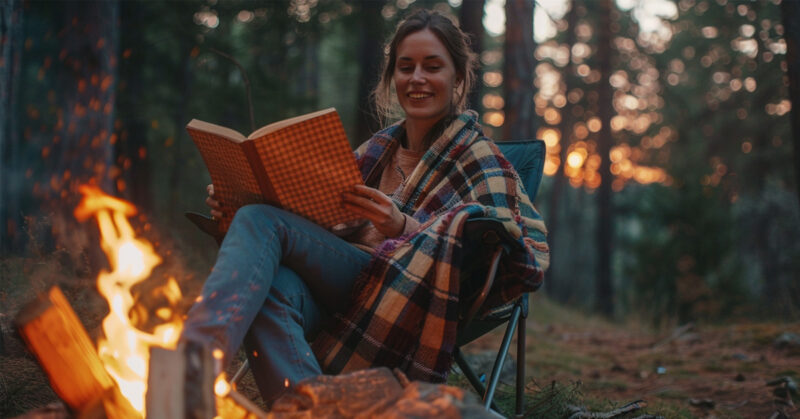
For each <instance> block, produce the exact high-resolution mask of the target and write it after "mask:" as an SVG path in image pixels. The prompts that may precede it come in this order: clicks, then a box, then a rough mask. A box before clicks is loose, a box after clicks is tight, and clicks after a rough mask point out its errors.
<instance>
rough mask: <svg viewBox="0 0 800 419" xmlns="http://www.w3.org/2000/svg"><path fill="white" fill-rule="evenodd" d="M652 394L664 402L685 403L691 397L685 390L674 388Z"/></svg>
mask: <svg viewBox="0 0 800 419" xmlns="http://www.w3.org/2000/svg"><path fill="white" fill-rule="evenodd" d="M652 394H653V395H654V396H656V397H658V398H659V399H662V400H681V401H685V400H687V399H689V395H688V394H686V393H685V392H684V391H683V390H678V389H674V388H664V389H661V390H658V391H656V392H653V393H652Z"/></svg>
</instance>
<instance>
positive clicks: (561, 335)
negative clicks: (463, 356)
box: [465, 296, 800, 418]
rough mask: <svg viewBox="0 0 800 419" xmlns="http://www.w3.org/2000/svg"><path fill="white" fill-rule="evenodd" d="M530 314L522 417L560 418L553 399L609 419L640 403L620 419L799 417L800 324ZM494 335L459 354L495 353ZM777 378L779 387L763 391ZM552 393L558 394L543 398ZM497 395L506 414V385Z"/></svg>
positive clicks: (537, 308) (550, 306) (540, 302)
mask: <svg viewBox="0 0 800 419" xmlns="http://www.w3.org/2000/svg"><path fill="white" fill-rule="evenodd" d="M531 309H532V310H531V315H529V317H528V320H527V332H528V333H527V339H526V340H527V342H526V344H527V353H526V367H527V374H526V375H527V379H528V380H529V383H528V386H527V393H526V397H527V400H526V403H525V405H526V410H525V411H526V412H527V415H526V416H528V417H546V416H549V417H566V416H563V415H562V414H563V412H562V411H560V410H561V408H562V407H563V406H560V405H559V402H560V403H562V404H563V403H564V402H567V403H572V404H576V405H578V406H584V407H586V408H587V409H589V410H591V411H593V412H609V411H611V410H614V409H615V408H619V407H621V406H623V405H625V404H627V403H630V402H634V401H638V400H643V401H644V402H645V403H646V405H647V407H646V408H645V409H643V410H639V411H636V412H633V413H630V414H628V415H624V416H620V417H625V418H628V417H630V418H632V417H636V416H638V415H642V414H645V413H648V414H652V415H656V416H663V417H666V418H674V417H678V418H683V417H686V418H770V417H777V418H781V417H800V408H798V407H797V406H796V405H794V402H793V400H794V401H798V402H800V397H798V393H797V383H798V379H800V324H798V323H776V322H763V323H753V322H747V323H743V322H739V323H730V324H723V325H721V324H716V325H709V324H702V325H696V324H687V325H681V326H678V327H674V328H670V329H669V330H666V331H663V332H657V331H653V330H652V329H651V328H648V327H644V326H642V325H641V324H638V323H637V322H636V321H635V320H632V321H628V322H626V323H624V324H621V323H612V322H608V321H604V320H602V319H600V318H597V317H594V316H587V315H584V314H581V313H579V312H576V311H574V310H568V309H566V308H564V307H562V306H559V305H557V304H554V303H552V302H550V301H548V300H547V299H545V298H540V297H539V296H536V298H534V299H533V301H532V306H531ZM501 338H502V331H499V330H496V331H494V332H493V333H492V334H491V336H487V337H484V338H481V339H480V340H479V341H476V342H474V343H472V344H471V345H470V346H468V347H467V348H465V352H473V353H475V352H481V351H483V350H486V349H490V348H496V347H497V342H499V341H500V339H501ZM511 347H512V349H513V348H515V347H516V345H515V344H512V346H511ZM486 374H487V375H488V372H486ZM778 379H783V380H782V381H784V382H785V383H782V384H779V385H773V386H769V385H768V383H769V382H772V381H775V380H778ZM511 380H513V375H511ZM511 380H509V384H510V383H511V382H512V381H511ZM553 386H555V387H553ZM553 388H556V389H558V391H555V392H553V391H547V390H548V389H553ZM787 388H789V390H787ZM776 389H777V390H776ZM787 393H788V395H787ZM501 397H502V401H503V405H505V406H508V407H505V408H504V409H503V410H504V413H506V414H509V415H510V414H511V413H512V412H513V402H514V396H513V390H512V389H511V387H510V386H508V387H507V388H506V391H505V392H503V394H502V395H501ZM548 400H549V401H550V402H548ZM537 404H538V406H537ZM501 408H503V407H501ZM544 412H547V413H548V414H545V413H544ZM776 412H779V413H782V414H783V416H773V415H774V414H775V413H776Z"/></svg>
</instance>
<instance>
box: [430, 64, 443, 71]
mask: <svg viewBox="0 0 800 419" xmlns="http://www.w3.org/2000/svg"><path fill="white" fill-rule="evenodd" d="M440 68H442V66H440V65H429V66H428V71H438V70H439V69H440Z"/></svg>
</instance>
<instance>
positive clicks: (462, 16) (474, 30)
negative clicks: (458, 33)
mask: <svg viewBox="0 0 800 419" xmlns="http://www.w3.org/2000/svg"><path fill="white" fill-rule="evenodd" d="M485 3H486V0H464V1H463V2H462V3H461V10H460V11H459V22H460V24H461V30H462V31H464V32H465V33H466V34H468V35H469V38H470V41H471V42H472V44H471V46H472V51H474V52H475V53H476V54H478V57H480V55H481V53H482V52H483V35H484V34H485V33H486V30H485V29H484V27H483V7H484V5H485ZM482 74H483V72H482V71H481V68H480V67H478V70H477V71H476V74H475V75H476V76H477V77H476V81H477V82H476V83H475V87H473V88H472V91H470V92H469V95H467V108H469V109H475V110H479V108H480V106H481V82H480V80H481V75H482Z"/></svg>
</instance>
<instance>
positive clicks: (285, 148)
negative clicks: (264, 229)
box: [186, 108, 363, 232]
mask: <svg viewBox="0 0 800 419" xmlns="http://www.w3.org/2000/svg"><path fill="white" fill-rule="evenodd" d="M186 130H187V131H189V135H191V137H192V139H193V140H194V143H195V145H197V148H198V149H199V150H200V154H202V155H203V160H204V161H205V163H206V166H207V167H208V171H209V173H210V174H211V182H212V183H213V184H214V197H215V198H216V199H217V200H218V201H220V204H221V205H222V213H223V216H222V219H221V220H220V224H219V229H220V231H221V232H225V231H227V230H228V226H230V223H231V220H232V219H233V215H234V213H235V212H236V210H237V209H239V208H240V207H242V206H243V205H247V204H251V203H269V204H271V205H275V206H278V207H280V208H283V209H285V210H287V211H291V212H293V213H295V214H298V215H300V216H302V217H305V218H307V219H309V220H311V221H313V222H314V223H316V224H318V225H320V226H323V227H325V228H331V227H332V226H334V225H337V224H340V223H346V222H348V221H352V220H355V219H358V217H357V216H356V215H355V214H352V213H350V212H349V211H346V210H345V209H344V208H343V207H342V198H341V196H342V192H344V191H347V190H350V189H351V188H352V187H353V185H356V184H361V183H363V181H362V179H361V174H360V173H359V171H358V167H357V165H356V161H355V157H354V156H353V152H352V150H351V149H350V145H349V143H348V142H347V136H346V135H345V132H344V128H343V127H342V122H341V120H340V119H339V115H338V114H337V113H336V109H333V108H329V109H325V110H321V111H318V112H313V113H310V114H307V115H301V116H298V117H294V118H290V119H286V120H283V121H278V122H275V123H272V124H270V125H267V126H265V127H262V128H259V129H258V130H256V131H255V132H253V133H252V134H250V135H249V136H247V137H245V136H244V135H242V134H240V133H239V132H237V131H234V130H232V129H230V128H225V127H222V126H219V125H215V124H211V123H208V122H203V121H200V120H197V119H193V120H192V121H191V122H189V124H188V125H187V126H186Z"/></svg>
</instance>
